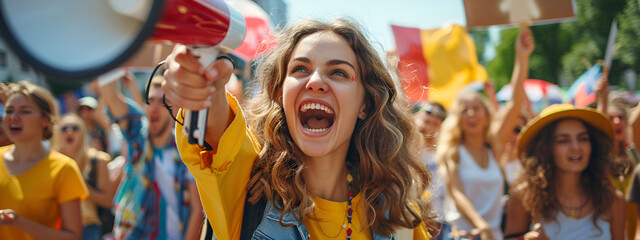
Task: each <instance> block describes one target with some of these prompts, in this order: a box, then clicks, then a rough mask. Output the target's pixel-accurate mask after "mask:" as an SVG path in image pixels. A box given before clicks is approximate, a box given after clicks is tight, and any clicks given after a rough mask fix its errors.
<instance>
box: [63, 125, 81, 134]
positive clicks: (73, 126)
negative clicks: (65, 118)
mask: <svg viewBox="0 0 640 240" xmlns="http://www.w3.org/2000/svg"><path fill="white" fill-rule="evenodd" d="M61 130H62V132H66V131H67V130H71V131H73V132H77V131H78V130H80V127H79V126H78V125H67V126H62V128H61Z"/></svg>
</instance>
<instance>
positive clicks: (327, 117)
mask: <svg viewBox="0 0 640 240" xmlns="http://www.w3.org/2000/svg"><path fill="white" fill-rule="evenodd" d="M298 116H300V123H301V124H302V127H303V128H304V129H305V130H307V131H309V132H312V133H321V132H325V131H327V130H329V128H331V126H333V122H334V120H335V112H334V111H333V109H332V108H331V107H330V106H328V105H325V104H322V103H318V102H305V103H303V104H301V105H300V109H299V110H298Z"/></svg>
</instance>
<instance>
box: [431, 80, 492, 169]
mask: <svg viewBox="0 0 640 240" xmlns="http://www.w3.org/2000/svg"><path fill="white" fill-rule="evenodd" d="M473 100H477V101H480V102H481V103H482V106H483V109H484V111H485V112H486V114H487V122H486V124H487V125H486V126H485V130H484V135H485V143H486V144H489V143H490V141H489V140H488V139H489V138H490V137H491V136H490V134H489V129H490V128H491V123H492V119H493V117H492V114H491V111H490V107H489V106H490V105H489V102H488V100H487V99H486V98H484V97H483V96H482V95H480V94H479V93H477V92H465V93H464V94H458V96H457V97H456V99H455V100H454V101H453V105H452V107H451V109H450V111H449V115H448V116H447V118H446V119H445V120H444V121H443V122H442V127H441V128H440V129H441V130H440V134H439V137H438V147H437V150H436V156H435V158H436V160H437V162H438V169H439V171H440V173H441V174H440V175H441V176H443V178H446V176H447V175H448V174H447V169H451V168H452V167H453V168H455V167H457V166H458V164H459V163H460V151H459V150H458V146H460V145H461V144H462V142H463V141H464V134H463V132H462V128H461V127H460V124H461V119H462V114H463V111H464V109H465V102H467V101H473Z"/></svg>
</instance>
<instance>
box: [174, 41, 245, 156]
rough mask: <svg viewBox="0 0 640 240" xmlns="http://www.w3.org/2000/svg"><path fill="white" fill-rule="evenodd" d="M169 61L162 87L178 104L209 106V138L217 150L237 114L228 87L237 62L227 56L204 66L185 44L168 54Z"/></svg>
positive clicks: (194, 108)
mask: <svg viewBox="0 0 640 240" xmlns="http://www.w3.org/2000/svg"><path fill="white" fill-rule="evenodd" d="M167 64H168V69H167V71H166V72H165V79H166V80H165V82H164V83H163V84H162V91H163V92H164V93H165V94H166V96H167V98H168V99H169V100H170V101H171V103H172V104H173V105H174V106H176V107H179V108H182V109H189V110H200V109H204V108H209V116H208V118H207V129H206V136H205V140H206V141H207V142H208V143H209V145H211V146H212V147H213V148H214V149H213V151H214V152H216V151H217V149H216V148H217V146H218V142H219V140H220V137H221V136H222V133H224V131H225V129H227V127H228V126H229V124H231V121H232V120H233V117H234V115H233V112H232V111H231V110H230V109H229V102H228V100H227V95H226V91H225V87H224V86H225V84H226V83H227V82H228V81H229V78H230V77H231V74H232V73H233V64H232V63H231V61H229V60H228V59H224V58H223V59H219V60H217V61H215V62H214V63H213V64H211V65H210V66H202V64H200V62H198V59H196V58H195V57H194V56H193V55H191V54H190V53H189V52H188V51H187V48H186V47H185V46H183V45H176V47H175V48H174V49H173V52H172V53H171V54H170V55H169V56H168V57H167ZM209 97H211V98H210V101H207V98H209Z"/></svg>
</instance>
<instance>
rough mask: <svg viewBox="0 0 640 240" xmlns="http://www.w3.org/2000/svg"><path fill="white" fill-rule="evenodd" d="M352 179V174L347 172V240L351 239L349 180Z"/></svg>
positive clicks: (350, 192)
mask: <svg viewBox="0 0 640 240" xmlns="http://www.w3.org/2000/svg"><path fill="white" fill-rule="evenodd" d="M352 181H353V176H351V173H347V190H348V191H349V193H347V240H350V239H351V215H352V214H353V209H351V199H353V192H352V191H351V182H352Z"/></svg>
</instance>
